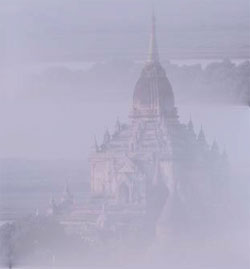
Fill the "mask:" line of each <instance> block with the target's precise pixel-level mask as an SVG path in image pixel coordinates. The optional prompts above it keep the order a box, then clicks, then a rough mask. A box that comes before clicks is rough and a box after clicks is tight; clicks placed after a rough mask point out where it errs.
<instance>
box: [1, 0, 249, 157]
mask: <svg viewBox="0 0 250 269" xmlns="http://www.w3.org/2000/svg"><path fill="white" fill-rule="evenodd" d="M155 2H157V3H156V5H155V6H156V10H157V16H158V39H159V46H160V51H161V57H162V58H163V59H166V58H175V57H178V58H185V57H195V58H206V57H219V58H220V57H224V56H226V55H227V56H230V57H239V56H242V57H243V56H244V57H247V56H248V57H249V48H250V44H249V42H250V39H249V35H250V34H249V20H250V14H249V13H250V9H249V1H248V0H159V1H155ZM150 16H151V2H150V1H143V0H133V1H132V0H130V1H129V0H115V1H114V0H113V1H112V0H98V1H95V0H89V1H81V0H49V1H48V0H42V1H41V0H36V1H34V0H1V1H0V38H1V40H2V42H0V59H1V61H0V83H1V84H0V86H1V87H0V96H1V101H0V104H1V105H0V126H1V133H0V157H20V158H31V159H33V158H37V159H39V158H41V159H46V158H72V159H74V158H76V159H79V158H86V157H87V156H88V154H89V149H90V146H91V144H92V143H93V136H94V134H97V136H98V138H99V141H100V140H101V136H102V134H103V132H104V131H105V129H106V128H107V127H109V128H110V129H112V127H113V125H114V122H115V121H116V118H117V117H118V116H119V117H120V118H122V119H123V120H126V116H127V114H128V111H129V107H130V105H131V101H132V91H133V88H132V87H131V89H128V91H129V92H130V93H131V99H129V100H128V99H126V100H123V101H122V102H121V100H120V101H117V100H114V101H113V102H112V103H108V102H104V101H103V95H102V94H101V93H100V96H99V97H98V99H97V100H96V102H92V103H90V102H89V100H87V99H86V100H85V101H84V102H83V103H79V102H78V100H75V102H74V101H73V102H61V100H60V99H58V100H56V101H55V100H53V101H51V102H50V101H49V100H46V102H45V101H44V100H36V101H34V100H32V99H29V96H22V92H21V91H22V90H23V89H22V88H21V87H20V85H21V84H22V79H23V77H22V72H23V69H24V66H23V65H18V66H15V67H13V66H12V65H11V63H13V62H19V63H20V62H21V63H23V62H26V63H27V62H28V63H29V62H36V63H37V62H45V63H47V62H56V61H58V62H61V61H63V62H65V61H66V62H67V61H80V60H88V61H95V60H110V59H112V58H130V59H133V60H142V59H145V58H146V53H147V47H148V40H149V31H150ZM7 69H8V70H7ZM6 70H7V71H6ZM1 71H3V72H1ZM6 74H8V75H6ZM13 89H15V92H14V90H13ZM48 90H50V89H48ZM84 90H86V89H84ZM87 90H90V91H91V89H87ZM57 92H58V93H60V89H57ZM3 93H4V94H7V95H8V96H10V97H11V96H12V94H13V95H14V98H9V99H8V100H5V99H3V98H2V96H3ZM17 93H18V94H17ZM16 94H17V95H18V96H22V98H21V99H18V98H16ZM25 98H27V100H26V99H25ZM66 99H67V97H66ZM215 111H218V113H217V114H218V115H217V114H216V113H215ZM190 113H191V114H193V119H194V122H195V126H196V129H197V131H199V127H200V124H201V123H203V125H204V128H205V130H206V133H207V134H208V138H209V141H212V140H213V139H214V138H216V137H217V138H218V142H219V143H220V145H221V146H222V147H224V146H226V148H229V153H231V154H232V155H233V157H234V159H237V160H239V162H241V160H247V159H246V155H247V153H248V148H250V145H249V144H248V145H246V143H249V142H244V141H249V139H248V138H249V136H250V123H249V121H250V120H249V119H250V117H249V110H247V109H244V108H243V109H242V110H241V111H235V110H234V109H232V110H231V111H229V110H228V109H227V110H224V111H223V112H222V111H220V109H219V110H215V109H214V108H207V109H203V110H202V109H201V108H199V109H198V108H195V107H193V108H185V109H182V110H180V114H181V116H182V117H181V120H183V121H184V122H187V121H188V119H189V115H190ZM187 115H188V116H187ZM211 115H213V116H211ZM214 118H217V121H216V122H215V121H214ZM239 119H240V120H239ZM234 122H235V123H236V122H237V128H235V127H234ZM224 136H225V139H224ZM236 141H237V142H236Z"/></svg>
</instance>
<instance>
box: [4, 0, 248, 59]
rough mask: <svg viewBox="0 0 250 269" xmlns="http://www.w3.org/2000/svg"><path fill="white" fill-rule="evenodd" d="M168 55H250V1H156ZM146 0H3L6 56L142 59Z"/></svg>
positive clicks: (146, 24) (147, 10) (146, 28)
mask: <svg viewBox="0 0 250 269" xmlns="http://www.w3.org/2000/svg"><path fill="white" fill-rule="evenodd" d="M155 6H156V10H157V14H158V32H159V38H160V41H161V42H160V47H161V53H162V56H163V57H168V58H171V57H180V58H182V57H193V55H194V53H196V54H195V55H196V57H197V56H198V57H203V58H204V57H215V58H217V57H218V56H219V57H220V56H227V55H228V56H229V55H230V56H231V57H232V56H234V57H246V55H248V56H249V55H250V53H249V51H250V45H249V38H250V34H249V24H250V22H249V20H250V19H249V18H250V6H249V0H202V1H201V0H158V1H155ZM150 9H151V1H149V0H133V1H132V0H91V1H90V0H89V1H85V0H52V1H51V0H49V1H48V0H36V1H34V0H1V1H0V37H1V40H3V42H1V43H0V57H1V58H2V59H5V60H6V61H58V60H60V61H64V60H66V61H67V60H81V59H82V60H89V61H92V60H95V59H107V58H112V57H113V58H121V57H129V58H132V59H142V58H143V57H144V56H145V55H144V53H145V42H146V41H147V38H148V31H149V23H150V21H149V18H150V12H151V11H150Z"/></svg>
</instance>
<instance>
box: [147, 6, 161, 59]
mask: <svg viewBox="0 0 250 269" xmlns="http://www.w3.org/2000/svg"><path fill="white" fill-rule="evenodd" d="M148 61H149V62H150V63H158V62H159V51H158V44H157V38H156V16H155V11H154V7H153V8H152V32H151V39H150V48H149V58H148Z"/></svg>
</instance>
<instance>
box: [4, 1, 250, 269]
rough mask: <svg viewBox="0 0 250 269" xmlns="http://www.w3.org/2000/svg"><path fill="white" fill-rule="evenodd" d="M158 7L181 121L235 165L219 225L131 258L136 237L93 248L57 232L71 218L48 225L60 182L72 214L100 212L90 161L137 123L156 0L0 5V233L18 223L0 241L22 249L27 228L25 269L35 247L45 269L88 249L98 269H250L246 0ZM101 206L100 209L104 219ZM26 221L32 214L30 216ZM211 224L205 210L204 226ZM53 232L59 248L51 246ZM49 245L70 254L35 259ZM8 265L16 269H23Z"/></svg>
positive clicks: (249, 17) (164, 57) (249, 27)
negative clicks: (138, 89)
mask: <svg viewBox="0 0 250 269" xmlns="http://www.w3.org/2000/svg"><path fill="white" fill-rule="evenodd" d="M154 2H155V4H154V6H155V9H156V14H157V37H158V43H159V51H160V58H161V64H162V66H163V67H164V68H165V70H166V75H167V77H168V79H169V81H170V83H171V84H172V88H173V92H174V95H175V102H176V107H177V109H178V115H179V120H180V122H181V123H183V124H188V122H189V121H190V119H191V120H192V122H193V124H194V131H195V133H196V134H197V135H198V134H199V132H200V130H201V129H202V130H203V131H204V133H205V137H206V141H207V142H208V144H209V147H210V146H211V145H212V144H213V142H214V141H216V142H217V144H218V147H219V153H220V154H223V152H224V153H225V152H226V155H227V156H228V161H229V164H230V169H229V170H230V177H229V178H230V179H229V181H228V189H227V190H226V191H225V193H227V195H228V196H227V197H226V198H225V200H223V202H222V204H223V205H224V206H225V210H224V212H223V209H221V208H220V209H219V210H218V212H217V211H216V213H215V215H216V214H221V215H220V217H218V219H217V222H216V218H215V219H213V220H214V221H211V219H210V221H211V222H213V225H214V226H211V227H213V228H209V229H211V230H209V229H208V230H205V231H208V233H207V237H204V238H205V239H204V238H203V237H202V239H201V237H200V235H199V236H198V234H199V232H200V233H202V231H203V230H202V229H203V228H204V227H203V226H202V225H201V227H199V224H198V226H197V227H196V226H194V227H196V228H194V227H193V229H197V231H196V232H197V234H196V232H194V231H193V230H192V229H191V230H190V231H191V232H190V234H191V235H189V236H190V237H189V236H188V235H187V234H184V235H179V237H174V236H173V238H172V237H171V235H170V237H169V238H167V239H166V238H164V237H162V238H160V239H161V240H158V239H159V238H158V239H157V240H155V241H153V243H152V244H149V246H148V245H147V244H148V242H147V243H141V242H140V243H138V246H137V245H134V248H131V249H130V247H131V245H130V244H131V243H129V242H130V241H129V240H131V238H126V240H124V244H123V243H122V244H120V243H119V242H120V241H119V240H121V242H123V241H122V239H119V240H117V241H115V240H114V242H113V241H112V240H113V239H112V236H113V235H112V234H108V236H107V235H106V236H107V237H108V239H109V240H110V241H111V242H110V241H109V240H107V241H108V243H107V241H105V240H106V239H105V238H104V239H103V238H102V236H103V235H100V234H98V233H97V234H98V236H100V238H101V240H100V242H99V241H98V244H97V246H95V245H94V243H93V245H91V244H92V241H91V240H92V238H91V236H89V235H88V236H89V237H90V238H91V239H89V238H87V237H86V238H87V239H86V238H84V236H86V234H84V232H81V236H80V237H76V236H75V235H74V236H73V237H72V238H70V239H69V238H68V237H67V234H65V231H64V230H63V229H62V225H61V223H64V225H65V223H66V222H67V221H68V220H63V221H64V222H63V221H62V222H61V223H60V224H59V223H57V222H56V221H55V220H54V219H52V220H51V219H46V217H44V216H43V215H44V214H46V213H45V212H46V211H47V209H48V207H49V206H51V203H53V201H54V200H53V199H55V201H59V200H60V199H61V194H62V193H63V191H64V186H65V182H68V183H69V187H70V191H71V192H72V193H73V195H74V199H75V203H76V205H77V206H76V208H77V209H76V212H78V211H79V212H80V211H81V210H87V211H88V210H89V211H91V210H93V211H95V207H94V206H93V205H92V204H90V203H89V200H88V199H90V198H89V197H90V196H91V195H90V188H91V184H90V177H91V174H90V154H91V152H93V151H94V150H95V147H96V143H97V144H98V145H99V144H101V143H102V141H103V136H104V134H105V132H106V131H107V130H109V132H110V133H111V134H113V133H114V130H115V123H116V122H117V120H118V119H119V121H121V122H122V123H126V122H129V120H130V119H129V118H128V115H129V114H130V113H131V110H132V100H133V92H134V88H135V85H136V82H137V80H138V78H139V76H140V74H141V70H142V69H143V67H144V65H145V63H146V59H147V54H148V40H149V36H150V16H151V9H152V8H151V5H152V3H151V1H145V0H134V1H132V0H119V1H114V0H99V1H95V0H93V1H85V0H70V1H67V0H61V1H59V0H55V1H47V0H44V1H40V0H39V1H31V0H19V1H17V0H12V1H7V0H2V1H1V3H0V36H1V39H2V41H3V42H0V59H1V60H0V126H1V132H0V225H3V227H4V224H5V223H6V222H7V223H9V222H10V223H12V222H11V221H13V223H12V224H9V225H10V226H8V227H7V226H6V227H5V228H4V229H5V230H3V231H1V230H0V240H1V238H2V237H1V236H2V234H3V235H4V234H5V233H6V234H7V233H10V234H11V231H17V230H18V229H20V231H22V232H23V234H24V235H23V237H22V236H20V238H19V237H18V236H17V238H19V240H20V242H19V244H22V242H23V241H22V240H24V239H23V238H25V234H26V231H27V230H28V229H30V230H32V231H33V232H34V234H36V233H37V234H38V237H39V239H37V240H38V241H39V240H41V246H38V247H37V245H35V243H34V242H32V240H33V237H32V235H29V236H31V238H30V240H28V243H27V246H26V248H24V249H22V248H19V246H18V243H17V253H20V257H19V256H18V255H17V256H18V258H19V259H20V261H22V262H21V265H22V266H25V265H26V263H27V264H29V262H30V261H29V254H27V253H29V251H30V250H31V249H34V251H35V250H36V251H37V252H36V251H35V252H34V253H32V255H31V256H32V259H33V260H34V261H37V260H36V259H38V260H39V259H41V265H43V264H46V262H47V261H46V257H47V256H46V255H48V256H49V257H52V258H51V259H52V262H51V263H49V264H52V265H51V266H53V268H56V267H54V266H56V265H58V266H60V265H62V264H65V266H66V268H73V267H72V266H78V265H79V264H78V263H77V262H78V261H80V260H81V258H82V257H81V251H82V252H84V253H85V254H84V255H85V256H84V259H86V260H85V261H86V263H87V265H86V266H87V267H86V268H89V267H88V266H100V268H102V266H101V265H100V264H99V263H98V262H96V261H95V262H93V263H92V261H93V260H95V259H96V258H99V260H100V261H102V260H103V264H102V265H103V266H104V268H109V267H106V266H111V268H113V267H112V266H114V268H124V267H125V266H128V267H129V268H131V267H132V266H133V268H147V266H148V267H149V268H152V267H154V268H162V266H169V267H170V268H172V269H174V268H178V269H179V268H183V269H184V268H197V269H203V268H204V269H206V268H215V269H217V268H218V269H221V268H232V269H236V268H237V269H238V268H239V269H241V268H242V269H243V268H248V266H249V265H250V261H249V257H248V253H249V248H250V245H249V244H250V239H249V238H250V237H249V236H250V229H249V218H250V216H249V203H250V184H249V179H250V152H249V150H250V139H249V138H250V106H249V104H250V3H249V1H248V0H237V1H234V0H219V1H215V0H212V1H196V0H187V1H180V0H178V1H173V0H158V1H154ZM183 173H184V172H183ZM184 174H185V173H184ZM223 198H224V197H223ZM97 204H98V203H97ZM88 206H89V208H88ZM98 206H99V205H98ZM102 206H103V207H100V206H99V208H98V210H100V212H101V213H100V218H101V217H103V216H102V215H101V214H102V213H103V212H104V205H102ZM81 207H83V208H84V209H82V208H81ZM92 207H93V208H92ZM102 210H103V211H102ZM112 210H113V209H112ZM122 210H123V209H121V212H123V211H122ZM129 210H130V207H129V209H128V211H129ZM220 210H221V211H220ZM125 211H126V210H125ZM36 212H39V214H38V213H36ZM98 212H99V211H98ZM222 212H223V213H222ZM210 213H211V212H210ZM36 214H37V218H38V219H36V217H35V215H36ZM103 214H104V213H103ZM112 214H113V213H112ZM119 214H120V213H119ZM125 214H126V213H125ZM197 214H198V213H197ZM27 215H30V217H29V218H27V219H23V218H25V217H26V216H27ZM194 215H195V213H194ZM201 215H202V214H201ZM215 215H212V216H215ZM73 216H74V214H73ZM76 216H77V214H76ZM208 216H210V215H209V214H208ZM74 217H75V216H74ZM75 218H77V217H75ZM103 218H104V217H103ZM114 218H115V217H114ZM205 218H206V213H204V222H205V221H206V219H205ZM180 219H181V218H180ZM15 221H17V222H15ZM84 221H85V220H82V223H83V226H84ZM69 222H70V221H69ZM97 222H98V220H97ZM184 223H185V221H184ZM198 223H199V222H198ZM11 225H12V226H11ZM43 225H44V227H45V228H44V230H46V231H48V233H47V234H45V235H44V234H43V233H42V232H41V230H40V228H39V227H41V226H43ZM188 225H190V224H187V226H188ZM216 225H217V226H218V227H217V226H216ZM191 226H192V225H191ZM17 227H19V228H17ZM27 227H29V228H27ZM84 227H85V226H84ZM86 227H87V224H86ZM86 227H85V228H86ZM209 227H210V226H209ZM223 227H224V228H223ZM85 228H83V230H84V229H85ZM217 228H218V229H217ZM199 229H200V230H199ZM204 229H205V228H204ZM86 230H87V228H86ZM55 231H56V232H55ZM84 231H85V230H84ZM188 231H189V230H188ZM85 232H86V231H85ZM88 232H89V230H88ZM91 232H92V230H91ZM133 232H134V231H133ZM192 232H194V236H193V237H192V235H193V234H192ZM40 233H41V234H40ZM53 233H55V238H56V239H55V240H54V241H53V240H51V239H50V238H49V237H50V236H49V235H50V234H51V235H52V234H53ZM138 234H139V233H138ZM170 234H171V233H170ZM196 235H197V238H196ZM43 236H44V238H47V237H48V241H46V240H47V239H44V241H43V240H42V239H41V238H43ZM95 236H96V235H95ZM3 237H4V236H3ZM13 238H16V237H15V234H14V235H13ZM13 238H12V239H13ZM80 238H81V240H82V239H83V240H82V241H81V240H80ZM110 238H111V239H110ZM176 238H177V239H176ZM178 238H179V241H178ZM144 239H145V238H144ZM144 239H143V240H144ZM4 240H5V237H4ZM16 240H17V239H16ZM50 240H51V241H50ZM74 240H75V241H74ZM88 240H89V241H88ZM164 240H165V241H164ZM13 241H15V240H14V239H13ZM93 241H94V240H93ZM4 242H5V241H4ZM6 242H8V240H6ZM10 242H11V243H12V241H10ZM48 242H49V243H48ZM103 242H104V245H105V244H107V248H106V249H105V248H104V249H105V251H103V248H102V244H103ZM142 242H144V241H142ZM145 242H146V240H145ZM1 243H2V241H1V242H0V244H1ZM11 243H10V246H8V243H4V244H3V245H2V246H1V247H0V251H3V253H4V251H5V250H6V249H8V248H7V247H9V248H10V249H11V247H12V246H11ZM47 243H48V244H49V245H50V246H51V249H52V250H50V251H52V252H53V251H54V252H55V253H57V251H58V257H59V256H60V255H61V256H60V257H63V258H61V262H58V261H55V259H56V258H53V257H54V256H53V255H55V256H56V255H57V254H53V255H52V254H51V253H49V254H46V252H44V253H43V254H44V256H43V255H41V256H39V249H40V248H41V249H43V248H44V249H46V247H47V245H46V244H47ZM33 244H34V245H33ZM43 244H44V245H43ZM67 244H68V245H67ZM140 244H142V245H143V247H142V245H140ZM66 245H67V246H66ZM132 245H133V244H132ZM146 245H147V247H145V246H146ZM6 246H7V247H6ZM93 246H95V247H93ZM144 248H145V249H144ZM26 249H27V253H26V252H25V251H26ZM74 249H78V250H79V251H78V252H77V251H76V252H74V251H72V250H74ZM138 249H140V251H138ZM142 249H143V250H142ZM176 249H177V250H178V251H177V250H176ZM54 252H53V253H54ZM113 252H114V253H113ZM6 253H7V254H6V255H7V256H8V255H9V256H11V255H14V254H15V253H14V254H13V253H8V251H7V252H6ZM21 253H22V254H21ZM41 253H42V252H41ZM62 253H63V254H62ZM112 253H113V254H112ZM121 253H122V255H121ZM67 254H68V255H69V257H70V261H71V259H72V260H74V259H75V261H77V262H73V263H72V264H73V265H70V261H69V260H67V258H65V257H67ZM22 255H23V256H22ZM36 255H37V256H36ZM65 255H66V256H65ZM9 256H8V257H9ZM135 256H136V257H135ZM0 257H1V255H0ZM41 257H42V258H41ZM165 257H166V259H165ZM182 259H183V260H182ZM33 260H32V261H33ZM124 260H125V261H124ZM110 261H112V262H111V263H109V262H110ZM207 261H210V262H211V263H209V262H207ZM106 262H107V263H106ZM127 262H128V263H127ZM80 264H81V263H80ZM13 266H17V267H18V262H17V264H13ZM46 266H47V265H46ZM46 266H45V267H46ZM171 266H172V267H171ZM192 266H193V267H192ZM209 266H210V267H209ZM216 266H217V267H216ZM9 268H11V265H9ZM14 268H15V267H14ZM21 268H26V267H21ZM51 268H52V267H51ZM58 268H60V267H58ZM76 268H77V267H76ZM84 268H85V267H84ZM98 268H99V267H98Z"/></svg>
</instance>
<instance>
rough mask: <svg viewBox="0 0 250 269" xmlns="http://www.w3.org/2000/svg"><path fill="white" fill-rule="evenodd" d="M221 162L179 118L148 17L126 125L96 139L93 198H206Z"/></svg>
mask: <svg viewBox="0 0 250 269" xmlns="http://www.w3.org/2000/svg"><path fill="white" fill-rule="evenodd" d="M221 162H223V160H222V157H221V155H220V153H219V150H218V148H217V146H215V144H214V145H213V146H212V148H211V147H210V146H209V145H208V144H207V142H206V138H205V134H204V132H203V129H201V131H200V134H199V135H198V136H196V134H195V132H194V128H193V123H192V121H191V120H190V122H189V123H188V125H185V124H182V123H180V121H179V119H178V113H177V108H176V106H175V98H174V93H173V89H172V86H171V84H170V82H169V80H168V78H167V75H166V72H165V70H164V68H163V67H162V65H161V63H160V57H159V50H158V46H157V38H156V18H155V15H154V14H153V16H152V33H151V40H150V49H149V55H148V59H147V61H146V63H145V66H144V68H143V70H142V72H141V75H140V77H139V79H138V81H137V83H136V86H135V89H134V95H133V103H132V107H131V110H130V113H129V123H128V124H124V123H121V122H120V121H119V120H117V122H116V124H115V129H114V132H113V133H110V132H109V131H106V133H105V135H104V138H103V143H101V144H100V145H98V144H97V142H96V141H95V150H94V152H93V153H92V154H91V156H90V164H91V192H92V195H93V197H102V198H105V199H108V200H109V201H111V202H112V203H114V204H129V205H136V204H140V205H147V203H148V202H149V201H152V196H154V195H156V196H158V197H159V195H160V194H162V195H163V193H164V194H165V197H168V199H171V197H174V196H178V197H179V198H180V199H184V200H187V199H192V195H191V193H192V192H194V193H195V192H196V191H201V190H202V191H204V195H210V194H211V192H213V190H212V189H211V186H212V185H213V186H214V185H215V184H217V182H213V181H216V178H217V176H218V174H222V173H221V171H220V169H221ZM191 188H192V190H191ZM199 188H200V190H198V189H199ZM190 195H191V197H190ZM163 196H164V195H163ZM205 197H206V196H204V198H205ZM163 200H164V199H163Z"/></svg>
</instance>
